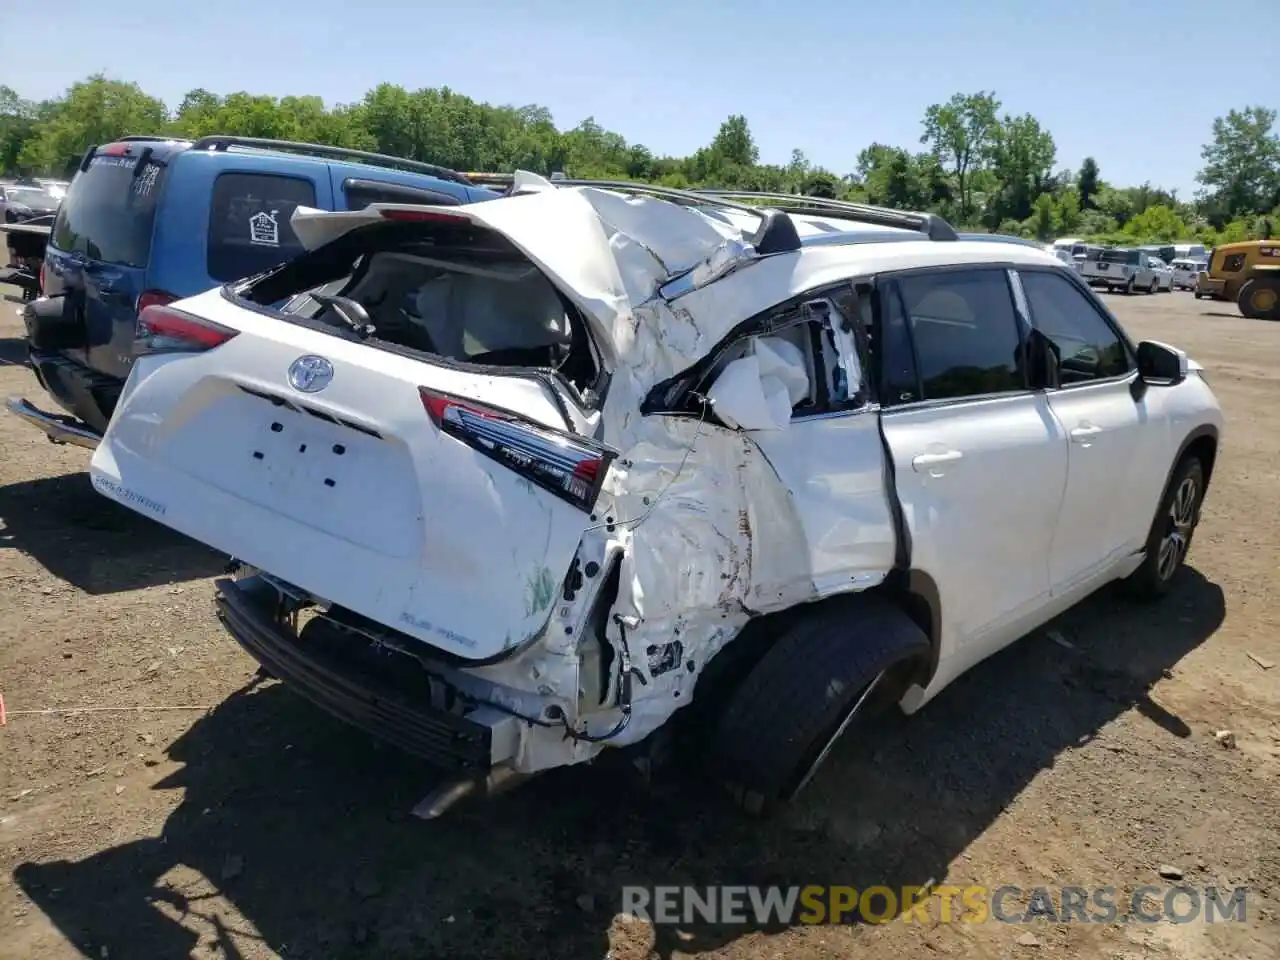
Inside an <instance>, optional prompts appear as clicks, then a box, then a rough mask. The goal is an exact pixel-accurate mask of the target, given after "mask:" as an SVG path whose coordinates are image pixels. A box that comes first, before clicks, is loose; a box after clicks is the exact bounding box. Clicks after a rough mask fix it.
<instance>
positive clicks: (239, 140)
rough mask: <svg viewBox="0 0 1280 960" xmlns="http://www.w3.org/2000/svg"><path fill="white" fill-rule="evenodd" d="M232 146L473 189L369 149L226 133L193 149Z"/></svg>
mask: <svg viewBox="0 0 1280 960" xmlns="http://www.w3.org/2000/svg"><path fill="white" fill-rule="evenodd" d="M231 147H253V148H257V149H260V150H281V151H285V152H292V153H301V154H307V155H309V156H313V157H323V158H326V159H330V160H350V161H352V162H354V163H367V164H369V165H370V166H377V167H389V168H391V169H393V170H394V169H401V170H406V171H409V172H411V173H425V174H429V175H430V176H433V177H436V178H438V179H440V180H449V181H452V182H453V183H461V184H463V185H465V186H473V183H472V181H471V180H469V179H467V177H466V176H464V175H463V174H461V173H458V172H457V171H456V170H450V169H449V168H448V167H440V166H436V165H435V164H434V163H424V162H423V161H421V160H407V159H405V158H404V157H393V156H390V155H388V154H385V153H370V152H369V151H368V150H353V149H351V148H349V147H330V146H325V145H323V144H318V143H300V142H298V141H296V140H270V139H267V138H265V137H237V136H233V135H227V134H213V135H212V136H207V137H201V138H200V139H199V140H197V141H195V143H193V144H192V145H191V149H192V150H214V151H217V152H226V151H227V150H228V149H230V148H231Z"/></svg>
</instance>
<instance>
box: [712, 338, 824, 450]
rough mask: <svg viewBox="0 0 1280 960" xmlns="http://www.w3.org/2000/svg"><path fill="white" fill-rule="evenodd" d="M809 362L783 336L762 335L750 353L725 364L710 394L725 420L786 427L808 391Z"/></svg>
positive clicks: (744, 426)
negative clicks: (797, 405) (792, 413)
mask: <svg viewBox="0 0 1280 960" xmlns="http://www.w3.org/2000/svg"><path fill="white" fill-rule="evenodd" d="M809 391H810V378H809V371H808V364H807V362H806V360H805V357H804V354H803V353H802V352H801V350H800V348H799V347H797V346H796V345H795V344H794V343H790V342H789V341H787V340H783V339H782V338H781V337H759V338H757V339H756V340H754V341H753V342H752V350H751V353H749V354H747V355H746V356H744V357H739V358H738V359H737V360H733V361H731V362H730V363H728V364H726V365H725V368H724V370H722V371H721V373H720V376H718V377H717V378H716V382H715V383H714V384H713V385H712V387H711V390H710V393H709V394H708V396H709V397H710V399H711V402H712V406H713V408H714V410H715V412H716V416H717V417H719V418H720V419H721V420H722V421H723V422H724V423H725V424H727V425H728V426H730V427H735V428H737V429H739V430H783V429H785V428H786V427H787V425H788V424H789V423H790V422H791V411H792V410H793V409H794V408H795V406H796V404H798V403H799V402H800V401H801V400H803V399H805V398H806V397H807V396H808V395H809Z"/></svg>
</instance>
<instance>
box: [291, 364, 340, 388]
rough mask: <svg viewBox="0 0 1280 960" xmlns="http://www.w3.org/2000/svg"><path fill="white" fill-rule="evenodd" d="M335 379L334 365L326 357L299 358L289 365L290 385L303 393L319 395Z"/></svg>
mask: <svg viewBox="0 0 1280 960" xmlns="http://www.w3.org/2000/svg"><path fill="white" fill-rule="evenodd" d="M332 379H333V364H332V363H330V362H329V361H328V360H326V359H325V358H324V357H299V358H298V359H297V360H295V361H293V363H292V364H290V365H289V383H290V385H291V386H292V387H293V388H294V389H295V390H301V391H302V392H303V393H318V392H320V391H321V390H323V389H324V388H325V387H327V386H328V385H329V381H330V380H332Z"/></svg>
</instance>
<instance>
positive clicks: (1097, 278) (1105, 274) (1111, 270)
mask: <svg viewBox="0 0 1280 960" xmlns="http://www.w3.org/2000/svg"><path fill="white" fill-rule="evenodd" d="M1080 276H1081V277H1083V278H1084V280H1085V282H1086V283H1088V284H1089V285H1090V286H1091V287H1106V288H1107V289H1108V290H1123V291H1124V292H1125V293H1133V292H1134V291H1135V290H1142V291H1144V292H1145V293H1155V292H1156V291H1157V290H1158V289H1160V278H1159V276H1158V275H1157V274H1156V270H1155V267H1154V264H1153V263H1152V262H1151V257H1150V255H1148V254H1147V253H1146V252H1145V251H1143V250H1132V249H1127V248H1124V247H1119V248H1115V249H1110V250H1099V251H1097V252H1096V253H1094V254H1092V255H1091V256H1087V257H1085V259H1084V262H1083V263H1082V264H1081V265H1080Z"/></svg>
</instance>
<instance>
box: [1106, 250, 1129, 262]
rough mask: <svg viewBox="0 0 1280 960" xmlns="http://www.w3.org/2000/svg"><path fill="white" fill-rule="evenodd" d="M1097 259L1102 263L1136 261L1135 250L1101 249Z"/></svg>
mask: <svg viewBox="0 0 1280 960" xmlns="http://www.w3.org/2000/svg"><path fill="white" fill-rule="evenodd" d="M1098 259H1099V260H1101V261H1102V262H1103V263H1137V262H1138V251H1137V250H1101V251H1099V252H1098Z"/></svg>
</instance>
